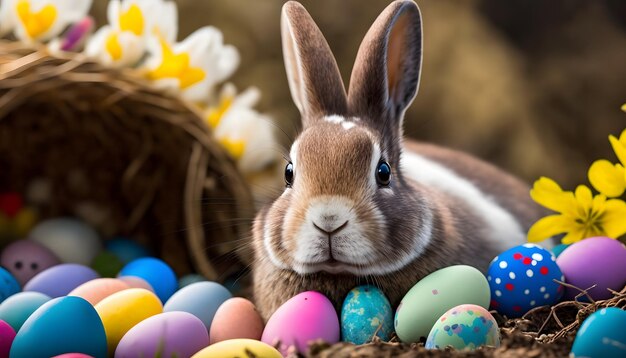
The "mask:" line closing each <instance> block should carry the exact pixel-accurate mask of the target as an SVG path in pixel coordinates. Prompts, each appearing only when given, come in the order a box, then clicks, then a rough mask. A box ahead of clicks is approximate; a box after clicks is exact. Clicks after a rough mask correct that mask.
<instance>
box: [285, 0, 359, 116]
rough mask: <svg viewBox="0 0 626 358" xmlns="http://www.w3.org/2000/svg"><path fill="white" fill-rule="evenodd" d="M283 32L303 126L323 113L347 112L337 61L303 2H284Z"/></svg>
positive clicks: (287, 61)
mask: <svg viewBox="0 0 626 358" xmlns="http://www.w3.org/2000/svg"><path fill="white" fill-rule="evenodd" d="M281 32H282V39H283V57H284V59H285V68H286V70H287V79H288V80H289V89H290V90H291V96H292V97H293V101H294V103H295V104H296V106H297V107H298V109H299V110H300V113H301V114H302V120H303V124H304V126H305V127H306V126H307V125H310V124H311V122H312V121H315V120H317V119H319V118H321V117H322V116H324V115H332V114H339V115H342V114H345V113H346V112H347V98H346V90H345V88H344V86H343V81H342V80H341V75H340V74H339V69H338V68H337V62H336V61H335V58H334V56H333V54H332V52H331V50H330V47H329V46H328V43H327V42H326V39H324V35H322V33H321V31H320V29H319V28H318V27H317V25H315V22H314V21H313V19H312V18H311V16H310V15H309V13H308V12H307V11H306V9H305V8H304V7H303V6H302V5H301V4H299V3H297V2H295V1H289V2H287V3H286V4H285V5H283V10H282V16H281Z"/></svg>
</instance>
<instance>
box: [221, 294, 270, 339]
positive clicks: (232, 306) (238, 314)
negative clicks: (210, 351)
mask: <svg viewBox="0 0 626 358" xmlns="http://www.w3.org/2000/svg"><path fill="white" fill-rule="evenodd" d="M209 332H210V337H209V338H210V341H211V344H214V343H217V342H221V341H226V340H229V339H236V338H250V339H256V340H260V339H261V335H262V334H263V319H262V318H261V315H260V314H259V312H257V310H256V307H255V306H254V304H253V303H252V302H250V301H248V300H246V299H245V298H241V297H234V298H229V299H228V300H226V301H225V302H224V303H222V305H221V306H220V307H219V308H218V309H217V312H215V316H214V317H213V321H212V322H211V329H210V330H209Z"/></svg>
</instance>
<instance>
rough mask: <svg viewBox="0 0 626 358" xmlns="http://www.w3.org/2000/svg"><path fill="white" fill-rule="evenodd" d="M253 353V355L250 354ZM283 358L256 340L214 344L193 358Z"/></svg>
mask: <svg viewBox="0 0 626 358" xmlns="http://www.w3.org/2000/svg"><path fill="white" fill-rule="evenodd" d="M249 353H251V354H249ZM248 356H255V357H263V358H282V357H283V356H282V355H281V354H280V353H279V352H278V351H277V350H276V348H274V347H272V346H270V345H269V344H267V343H263V342H261V341H255V340H254V339H246V338H239V339H229V340H227V341H221V342H219V343H215V344H212V345H210V346H208V347H206V348H204V349H203V350H201V351H200V352H198V353H196V354H194V355H193V356H192V357H191V358H233V357H248Z"/></svg>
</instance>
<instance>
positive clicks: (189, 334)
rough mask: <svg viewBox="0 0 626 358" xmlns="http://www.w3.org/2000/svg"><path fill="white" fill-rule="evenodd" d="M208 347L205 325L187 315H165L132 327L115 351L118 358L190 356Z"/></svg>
mask: <svg viewBox="0 0 626 358" xmlns="http://www.w3.org/2000/svg"><path fill="white" fill-rule="evenodd" d="M208 345H209V334H208V332H207V329H206V327H205V326H204V323H202V321H201V320H200V319H199V318H197V317H196V316H194V315H192V314H191V313H187V312H180V311H176V312H165V313H161V314H158V315H156V316H152V317H150V318H147V319H145V320H143V321H141V322H140V323H139V324H137V325H136V326H134V327H133V328H131V329H130V330H129V331H128V332H126V334H125V335H124V337H122V340H121V341H120V343H119V344H118V345H117V348H116V349H115V358H132V357H137V358H139V357H157V356H159V357H191V356H192V355H194V354H195V353H197V352H198V351H200V350H201V349H203V348H205V347H207V346H208Z"/></svg>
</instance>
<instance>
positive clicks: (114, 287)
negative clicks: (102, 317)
mask: <svg viewBox="0 0 626 358" xmlns="http://www.w3.org/2000/svg"><path fill="white" fill-rule="evenodd" d="M129 288H130V286H129V285H128V284H127V283H126V282H124V281H120V280H117V279H114V278H97V279H95V280H91V281H88V282H85V283H83V284H82V285H80V286H78V287H76V288H75V289H73V290H72V292H70V293H69V294H68V296H78V297H82V298H84V299H85V300H87V302H89V303H91V304H92V305H94V306H95V305H96V304H97V303H98V302H100V301H102V300H103V299H104V298H106V297H108V296H110V295H112V294H114V293H116V292H119V291H122V290H126V289H129Z"/></svg>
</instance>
